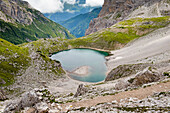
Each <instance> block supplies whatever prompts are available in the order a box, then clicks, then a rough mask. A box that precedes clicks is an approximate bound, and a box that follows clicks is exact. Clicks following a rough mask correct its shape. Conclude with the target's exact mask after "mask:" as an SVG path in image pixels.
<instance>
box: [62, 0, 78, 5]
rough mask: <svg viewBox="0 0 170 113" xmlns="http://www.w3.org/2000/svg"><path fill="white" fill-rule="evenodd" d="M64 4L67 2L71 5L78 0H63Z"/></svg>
mask: <svg viewBox="0 0 170 113" xmlns="http://www.w3.org/2000/svg"><path fill="white" fill-rule="evenodd" d="M63 2H67V3H69V4H74V3H75V2H76V0H63Z"/></svg>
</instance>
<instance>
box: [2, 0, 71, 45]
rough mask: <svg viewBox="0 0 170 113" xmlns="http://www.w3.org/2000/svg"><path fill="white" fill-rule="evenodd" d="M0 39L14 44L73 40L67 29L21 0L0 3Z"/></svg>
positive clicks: (3, 0)
mask: <svg viewBox="0 0 170 113" xmlns="http://www.w3.org/2000/svg"><path fill="white" fill-rule="evenodd" d="M0 25H1V26H0V38H3V39H5V40H7V41H9V42H12V43H14V44H21V43H24V42H30V41H34V40H37V39H38V38H53V37H60V38H74V36H73V35H71V34H70V33H69V31H68V30H67V29H65V28H64V27H62V26H61V25H59V24H57V23H55V22H53V21H51V20H49V19H47V18H46V17H45V16H44V15H43V14H42V13H41V12H39V11H37V10H35V9H33V8H31V6H30V5H29V3H28V2H26V1H22V0H1V1H0Z"/></svg>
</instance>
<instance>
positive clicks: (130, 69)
mask: <svg viewBox="0 0 170 113" xmlns="http://www.w3.org/2000/svg"><path fill="white" fill-rule="evenodd" d="M149 65H150V64H128V65H120V66H118V67H116V68H114V69H113V70H112V71H111V72H110V73H109V74H108V75H107V77H106V79H105V81H111V80H115V79H119V78H122V77H126V76H130V75H132V74H136V73H137V72H139V71H142V70H143V69H145V68H146V67H148V66H149Z"/></svg>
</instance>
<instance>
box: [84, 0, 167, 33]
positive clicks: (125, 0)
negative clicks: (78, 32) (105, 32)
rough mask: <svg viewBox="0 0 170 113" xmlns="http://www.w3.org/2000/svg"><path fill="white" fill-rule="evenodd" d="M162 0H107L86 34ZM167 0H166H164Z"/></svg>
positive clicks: (108, 25)
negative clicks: (141, 7)
mask: <svg viewBox="0 0 170 113" xmlns="http://www.w3.org/2000/svg"><path fill="white" fill-rule="evenodd" d="M161 1H162V0H105V1H104V5H103V7H102V10H101V12H100V14H99V16H98V18H95V19H94V20H93V21H91V22H90V25H89V28H88V29H87V31H86V35H89V34H91V33H94V32H96V31H99V30H101V29H104V28H108V27H111V26H112V25H113V24H115V23H117V22H119V21H122V20H124V19H125V18H126V17H127V16H128V15H129V14H130V13H131V12H133V11H134V10H135V9H137V8H139V6H143V5H145V6H146V7H149V6H151V5H153V4H155V3H157V2H161ZM164 1H166V0H164Z"/></svg>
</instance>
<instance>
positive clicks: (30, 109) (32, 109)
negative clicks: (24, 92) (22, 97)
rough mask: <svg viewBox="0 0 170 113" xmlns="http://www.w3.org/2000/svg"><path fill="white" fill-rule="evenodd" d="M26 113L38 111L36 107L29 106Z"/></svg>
mask: <svg viewBox="0 0 170 113" xmlns="http://www.w3.org/2000/svg"><path fill="white" fill-rule="evenodd" d="M26 113H37V110H36V109H35V108H29V109H28V110H27V111H26Z"/></svg>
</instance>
